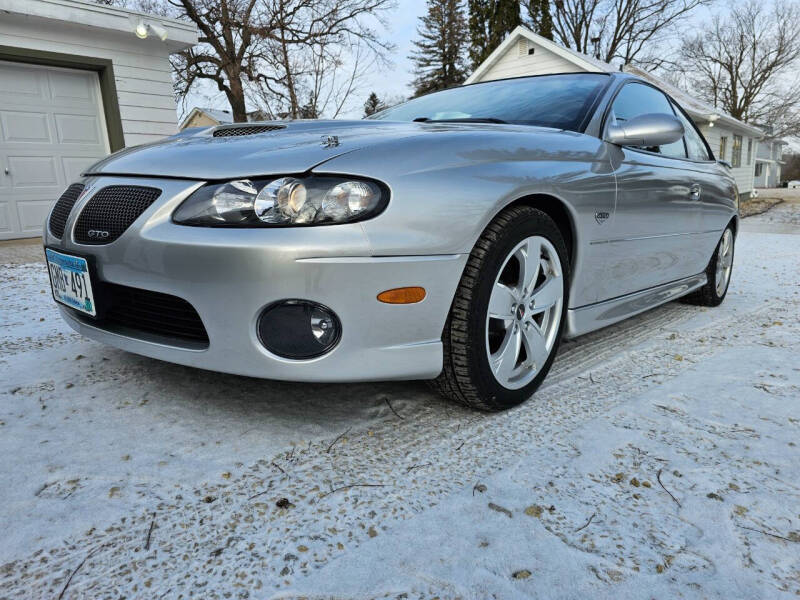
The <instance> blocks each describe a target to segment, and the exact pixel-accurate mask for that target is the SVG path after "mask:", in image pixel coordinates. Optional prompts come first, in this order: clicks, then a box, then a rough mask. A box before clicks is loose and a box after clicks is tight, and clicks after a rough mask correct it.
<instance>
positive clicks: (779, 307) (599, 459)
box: [0, 203, 800, 599]
mask: <svg viewBox="0 0 800 600" xmlns="http://www.w3.org/2000/svg"><path fill="white" fill-rule="evenodd" d="M776 232H778V233H776ZM20 248H21V247H20V246H8V245H5V246H0V263H8V264H6V265H5V266H3V267H2V274H1V275H0V281H2V283H3V285H2V291H0V294H1V295H2V302H1V303H0V372H2V374H3V375H2V380H1V385H0V456H2V457H3V460H2V462H0V531H2V532H3V542H4V543H3V544H1V545H0V565H2V566H1V567H0V598H39V597H42V598H45V597H46V598H59V597H60V596H59V594H61V593H63V598H87V597H93V598H94V597H109V598H121V597H126V598H159V597H164V598H208V599H211V598H271V597H279V598H295V597H311V598H331V597H335V598H359V599H361V598H417V597H419V598H430V597H433V596H438V597H440V598H475V599H483V598H488V597H497V598H516V597H526V598H527V597H531V598H559V597H584V598H587V597H591V598H603V597H609V598H612V597H613V598H640V597H644V596H646V597H688V598H692V597H698V598H699V597H702V598H730V597H753V598H755V597H761V598H765V597H780V596H782V595H784V596H785V597H787V598H788V597H795V598H796V597H797V596H796V595H797V594H800V448H798V444H800V358H798V356H799V355H800V205H798V204H796V203H784V204H782V205H780V206H778V207H776V208H775V209H773V210H771V211H769V212H767V213H765V214H763V215H760V216H756V217H752V218H750V219H747V220H746V221H745V222H744V225H743V231H742V232H741V234H740V235H739V239H738V245H737V254H736V260H735V268H734V273H733V279H732V283H731V289H730V292H729V295H728V298H727V300H726V301H725V303H724V304H723V305H722V306H721V307H720V308H718V309H703V308H698V307H692V306H688V305H684V304H680V303H671V304H668V305H666V306H664V307H661V308H659V309H657V310H655V311H651V312H649V313H647V314H645V315H642V316H639V317H637V318H634V319H631V320H629V321H626V322H623V323H621V324H619V325H617V326H614V327H610V328H608V329H605V330H602V331H599V332H596V333H593V334H590V335H587V336H584V337H582V338H579V339H578V340H575V341H571V342H568V343H565V344H564V345H562V349H561V351H560V354H559V357H558V359H557V361H556V364H555V366H554V369H553V371H552V372H551V374H550V376H549V378H548V379H547V381H546V383H545V385H544V386H543V388H542V389H541V390H540V392H539V393H538V394H537V395H536V397H535V398H534V399H533V400H532V401H530V402H528V403H527V404H525V405H523V406H521V407H519V408H517V409H514V410H511V411H508V412H506V413H503V414H496V415H487V414H481V413H475V412H471V411H468V410H465V409H461V408H459V407H457V406H453V405H451V404H448V403H445V402H443V401H441V400H439V399H438V398H437V397H436V396H435V395H434V394H432V393H431V392H430V391H428V389H427V387H426V386H425V385H424V384H423V383H386V384H355V385H308V384H289V383H277V382H271V381H261V380H256V379H248V378H243V377H234V376H228V375H218V374H214V373H210V372H205V371H199V370H195V369H190V368H185V367H180V366H175V365H171V364H167V363H162V362H158V361H156V360H151V359H148V358H143V357H139V356H135V355H132V354H126V353H124V352H121V351H118V350H115V349H113V348H108V347H104V346H102V345H100V344H97V343H94V342H91V341H88V340H85V339H83V338H81V337H80V336H78V335H77V334H75V333H73V332H72V331H71V330H70V329H69V328H67V327H66V325H64V324H63V323H62V322H61V320H60V319H59V318H58V315H57V311H56V309H55V306H54V305H53V302H52V299H51V297H50V293H49V290H48V283H47V275H46V273H45V270H44V267H43V265H42V264H41V262H39V261H40V249H39V248H38V247H36V246H30V247H27V249H25V248H23V249H20ZM32 261H34V262H32Z"/></svg>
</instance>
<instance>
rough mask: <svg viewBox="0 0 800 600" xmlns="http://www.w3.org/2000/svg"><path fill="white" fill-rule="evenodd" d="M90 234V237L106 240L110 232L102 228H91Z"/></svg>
mask: <svg viewBox="0 0 800 600" xmlns="http://www.w3.org/2000/svg"><path fill="white" fill-rule="evenodd" d="M88 235H89V237H90V238H94V239H96V240H104V239H106V238H107V237H108V236H109V233H108V232H107V231H102V230H100V229H90V230H89V231H88Z"/></svg>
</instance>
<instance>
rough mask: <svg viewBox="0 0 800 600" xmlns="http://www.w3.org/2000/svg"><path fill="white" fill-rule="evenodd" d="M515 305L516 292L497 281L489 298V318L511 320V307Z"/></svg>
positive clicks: (512, 312) (512, 314) (512, 316)
mask: <svg viewBox="0 0 800 600" xmlns="http://www.w3.org/2000/svg"><path fill="white" fill-rule="evenodd" d="M515 304H517V295H516V292H515V291H514V290H512V289H511V288H510V287H508V286H507V285H505V284H503V283H500V282H499V281H498V282H497V283H495V284H494V287H493V288H492V295H491V296H490V297H489V317H490V318H492V319H504V320H506V321H508V320H509V319H513V318H514V310H513V308H512V307H513V306H514V305H515Z"/></svg>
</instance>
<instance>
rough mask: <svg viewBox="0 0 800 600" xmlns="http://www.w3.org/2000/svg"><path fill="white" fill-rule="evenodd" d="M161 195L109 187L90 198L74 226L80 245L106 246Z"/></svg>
mask: <svg viewBox="0 0 800 600" xmlns="http://www.w3.org/2000/svg"><path fill="white" fill-rule="evenodd" d="M160 195H161V190H159V189H158V188H152V187H142V186H136V185H109V186H107V187H104V188H103V189H101V190H99V191H98V192H97V193H96V194H95V195H94V196H92V197H91V199H90V200H89V202H87V203H86V206H85V207H84V208H83V210H82V211H81V214H80V216H79V217H78V220H77V222H76V223H75V241H76V242H78V243H80V244H110V243H111V242H113V241H114V240H116V239H117V238H118V237H119V236H121V235H122V234H123V233H125V230H126V229H128V227H130V226H131V224H132V223H133V222H134V221H135V220H136V219H138V218H139V215H141V214H142V213H143V212H144V211H145V210H147V208H148V207H149V206H150V205H151V204H152V203H153V202H155V201H156V199H157V198H158V197H159V196H160Z"/></svg>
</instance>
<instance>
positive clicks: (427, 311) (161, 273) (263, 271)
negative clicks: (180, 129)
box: [44, 177, 467, 382]
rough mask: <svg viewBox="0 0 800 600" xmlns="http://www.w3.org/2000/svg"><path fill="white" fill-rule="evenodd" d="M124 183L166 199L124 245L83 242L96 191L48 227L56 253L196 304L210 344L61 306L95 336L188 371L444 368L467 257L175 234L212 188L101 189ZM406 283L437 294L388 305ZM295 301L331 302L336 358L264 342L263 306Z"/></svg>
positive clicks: (396, 373) (342, 242)
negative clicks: (194, 196)
mask: <svg viewBox="0 0 800 600" xmlns="http://www.w3.org/2000/svg"><path fill="white" fill-rule="evenodd" d="M117 184H121V185H143V186H154V187H158V188H160V189H162V195H161V197H160V198H159V199H158V200H157V201H156V202H155V203H154V204H153V205H152V206H150V208H148V209H147V210H146V211H145V212H144V213H143V214H142V215H141V216H140V217H139V218H138V219H137V220H136V221H135V222H134V223H133V225H131V226H130V227H129V228H128V229H127V230H126V231H125V233H123V234H122V236H121V237H120V238H119V239H117V240H116V241H114V242H112V243H110V244H106V245H83V244H79V243H76V242H75V241H74V239H73V236H72V230H73V226H74V223H75V220H76V218H77V215H78V214H80V211H81V210H82V208H83V206H84V205H85V204H86V202H88V200H89V199H90V198H91V193H90V194H88V195H87V196H86V197H84V198H82V199H80V200H79V201H78V202H77V203H76V204H75V206H74V207H73V209H72V212H71V213H70V217H69V219H68V220H67V224H66V228H65V233H64V236H63V239H58V238H55V237H54V236H53V235H52V234H51V233H50V232H49V230H48V228H47V227H46V226H45V234H44V242H45V245H46V246H49V247H52V248H55V249H60V250H62V251H64V252H66V253H70V252H73V253H75V254H79V255H83V256H86V255H90V256H92V257H93V261H94V265H95V269H96V275H97V277H98V279H99V280H100V281H103V282H109V283H116V284H120V285H125V286H129V287H134V288H141V289H146V290H152V291H156V292H161V293H165V294H171V295H173V296H177V297H179V298H182V299H184V300H186V301H187V302H189V303H190V304H191V305H192V306H193V307H194V308H195V309H196V310H197V312H198V314H199V315H200V318H201V320H202V321H203V324H204V326H205V328H206V331H207V333H208V338H209V343H208V345H207V347H203V345H197V344H192V343H186V342H183V341H179V340H171V339H169V338H167V337H162V336H155V335H151V334H146V333H144V332H141V333H137V332H135V331H133V332H132V331H130V330H124V331H121V330H116V329H114V328H109V327H106V326H104V325H102V324H98V323H97V322H95V321H93V320H92V319H91V318H89V317H84V316H83V315H80V314H78V313H76V312H74V311H73V310H71V309H68V308H66V307H62V306H59V308H60V310H61V314H62V316H63V317H64V319H65V320H66V321H67V323H68V324H69V325H70V326H71V327H73V328H74V329H75V330H77V331H78V332H80V333H82V334H83V335H85V336H87V337H89V338H92V339H94V340H97V341H100V342H103V343H106V344H109V345H112V346H116V347H118V348H121V349H123V350H127V351H130V352H135V353H137V354H142V355H145V356H150V357H153V358H158V359H161V360H166V361H170V362H174V363H178V364H183V365H189V366H193V367H199V368H203V369H210V370H214V371H221V372H226V373H233V374H238V375H248V376H253V377H264V378H270V379H281V380H288V381H318V382H335V381H368V380H386V379H425V378H433V377H436V376H437V375H438V374H439V372H440V371H441V368H442V343H441V333H442V328H443V327H444V323H445V320H446V318H447V314H448V312H449V310H450V304H451V301H452V298H453V294H454V291H455V289H456V286H457V284H458V280H459V279H460V277H461V273H462V271H463V268H464V265H465V263H466V260H467V255H465V254H450V255H434V256H418V255H413V254H411V253H412V252H413V249H409V255H406V256H385V257H374V256H370V244H369V240H368V239H367V237H366V235H365V233H364V230H363V228H362V227H361V225H360V224H358V223H354V224H348V225H336V226H327V227H326V226H322V227H307V228H283V229H222V228H216V229H215V228H202V227H186V226H180V225H175V224H174V223H172V221H171V215H172V212H173V211H174V209H175V208H176V207H177V206H178V205H179V204H180V203H181V202H182V201H183V200H184V199H185V198H186V197H187V196H188V195H189V194H190V193H191V192H193V191H194V190H195V189H196V188H197V187H198V186H199V185H200V183H198V182H195V181H186V180H162V179H145V178H122V177H103V178H99V179H97V180H95V185H94V186H93V189H95V190H96V189H100V188H102V187H104V186H106V185H117ZM378 218H380V217H378ZM402 286H422V287H424V288H425V289H426V291H427V296H426V298H425V299H424V300H423V301H422V302H420V303H418V304H409V305H389V304H383V303H381V302H379V301H378V300H377V298H376V296H377V294H379V293H380V292H382V291H384V290H387V289H391V288H397V287H402ZM289 298H297V299H304V300H312V301H315V302H319V303H321V304H324V305H325V306H327V307H329V308H331V309H332V310H333V311H334V312H335V313H336V314H337V316H338V317H339V319H340V321H341V324H342V335H341V339H340V341H339V343H338V345H337V346H336V347H335V348H334V349H333V350H331V351H330V352H329V353H327V354H325V355H323V356H320V357H317V358H314V359H310V360H289V359H285V358H281V357H278V356H276V355H274V354H271V353H270V352H269V351H267V350H266V349H265V348H264V347H263V346H262V345H261V343H260V342H259V340H258V336H257V333H256V323H257V320H258V317H259V315H260V313H261V311H262V309H263V308H264V307H265V306H267V305H269V304H271V303H273V302H275V301H278V300H284V299H289Z"/></svg>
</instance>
